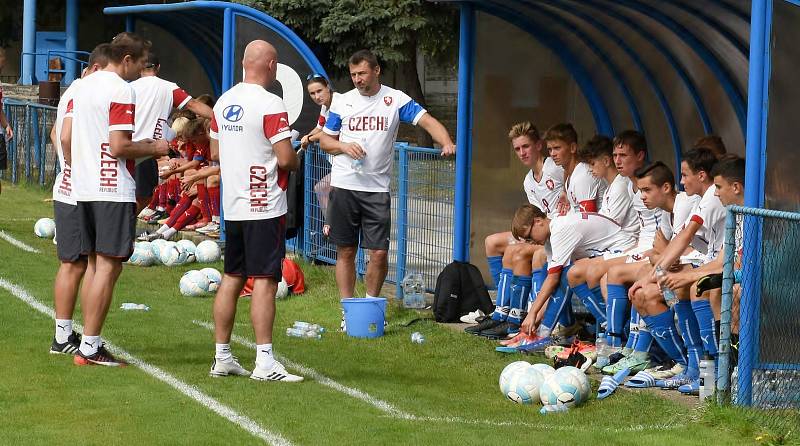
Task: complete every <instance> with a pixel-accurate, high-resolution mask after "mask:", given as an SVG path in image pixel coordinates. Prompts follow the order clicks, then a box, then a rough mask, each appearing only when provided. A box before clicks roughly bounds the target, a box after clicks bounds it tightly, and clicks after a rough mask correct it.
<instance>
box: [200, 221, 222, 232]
mask: <svg viewBox="0 0 800 446" xmlns="http://www.w3.org/2000/svg"><path fill="white" fill-rule="evenodd" d="M214 231H219V223H215V222H211V223H209V224H207V225H205V226H203V227H202V228H198V229H197V230H196V231H195V232H199V233H201V234H208V233H209V232H214Z"/></svg>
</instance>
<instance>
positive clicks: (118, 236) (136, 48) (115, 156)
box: [61, 33, 168, 366]
mask: <svg viewBox="0 0 800 446" xmlns="http://www.w3.org/2000/svg"><path fill="white" fill-rule="evenodd" d="M149 46H150V43H149V42H147V41H145V40H143V39H142V38H141V37H139V36H137V35H135V34H132V33H120V34H118V35H117V36H116V37H115V38H114V40H112V42H111V43H110V45H109V62H108V65H107V66H106V67H105V68H104V69H102V70H100V71H97V72H95V73H93V74H91V75H89V76H87V77H86V79H84V80H83V81H82V82H81V83H80V85H78V87H77V89H76V92H75V94H74V96H73V99H72V101H70V104H68V106H67V113H68V114H69V113H70V112H72V117H66V118H65V119H64V124H63V129H62V134H61V147H62V150H63V152H64V161H65V162H66V163H67V164H69V165H70V166H71V167H72V192H73V197H74V198H75V200H76V201H77V204H76V206H77V213H78V218H79V219H80V228H81V237H80V238H81V254H82V255H86V256H88V262H89V265H90V267H89V268H90V269H92V266H94V268H93V270H94V271H95V273H94V275H93V276H92V277H91V278H87V280H86V281H84V284H83V292H82V294H83V296H84V298H83V299H82V310H83V322H84V323H83V338H82V340H81V345H80V348H79V350H78V354H77V355H76V356H75V357H74V363H75V364H76V365H104V366H120V365H123V364H124V362H122V361H119V360H117V359H116V358H114V356H113V355H111V353H110V352H108V351H107V350H106V349H105V348H104V347H103V345H102V340H101V338H100V332H101V330H102V327H103V322H104V321H105V317H106V314H107V312H108V308H109V305H110V303H111V297H112V294H113V291H114V286H115V285H116V282H117V278H118V277H119V274H120V272H121V271H122V262H123V261H125V260H127V259H128V257H130V255H131V252H132V250H133V242H134V232H135V230H136V227H135V222H136V213H135V210H136V196H135V184H134V181H133V166H134V160H135V159H138V158H144V157H151V156H162V155H166V154H167V152H168V147H167V143H166V141H164V140H159V141H154V140H143V141H139V142H133V141H132V139H131V136H132V134H133V130H134V118H135V116H134V108H135V96H134V92H133V89H132V88H131V86H130V85H129V84H128V83H127V82H126V81H132V80H135V79H137V78H138V77H139V73H140V72H141V70H142V66H143V65H144V61H145V59H146V57H147V50H148V48H149ZM68 136H69V138H67V137H68Z"/></svg>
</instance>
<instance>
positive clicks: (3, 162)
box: [0, 134, 8, 170]
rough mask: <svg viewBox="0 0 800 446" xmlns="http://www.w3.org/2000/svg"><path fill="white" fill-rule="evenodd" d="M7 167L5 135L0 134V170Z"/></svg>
mask: <svg viewBox="0 0 800 446" xmlns="http://www.w3.org/2000/svg"><path fill="white" fill-rule="evenodd" d="M7 168H8V150H7V149H6V135H5V134H0V170H6V169H7Z"/></svg>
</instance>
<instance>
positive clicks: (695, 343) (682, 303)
mask: <svg viewBox="0 0 800 446" xmlns="http://www.w3.org/2000/svg"><path fill="white" fill-rule="evenodd" d="M673 309H674V310H675V314H677V315H678V324H679V326H680V329H681V334H682V335H683V344H684V345H685V346H686V354H687V357H688V359H687V361H686V372H687V374H694V375H696V374H698V373H699V370H700V354H701V353H702V352H703V341H702V340H701V339H700V327H699V326H698V325H697V319H696V318H695V316H694V310H693V309H692V303H691V302H689V301H688V300H679V301H678V302H677V303H676V304H675V306H674V307H673ZM690 376H693V375H690Z"/></svg>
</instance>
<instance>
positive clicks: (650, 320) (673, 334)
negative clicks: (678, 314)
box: [644, 310, 686, 365]
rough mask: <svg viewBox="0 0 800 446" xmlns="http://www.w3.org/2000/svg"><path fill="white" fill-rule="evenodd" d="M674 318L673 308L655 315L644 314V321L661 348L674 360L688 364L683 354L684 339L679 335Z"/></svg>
mask: <svg viewBox="0 0 800 446" xmlns="http://www.w3.org/2000/svg"><path fill="white" fill-rule="evenodd" d="M674 318H675V316H674V314H673V313H672V310H667V311H665V312H663V313H661V314H657V315H655V316H644V321H645V322H646V323H647V326H648V327H649V328H650V333H652V335H653V338H654V339H655V341H656V343H658V345H659V346H660V347H661V349H662V350H664V352H666V354H667V355H668V356H669V357H670V358H672V360H673V361H675V362H677V363H680V364H683V365H686V356H685V355H684V354H683V341H682V340H681V338H680V336H678V330H677V329H676V328H675V319H674Z"/></svg>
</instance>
